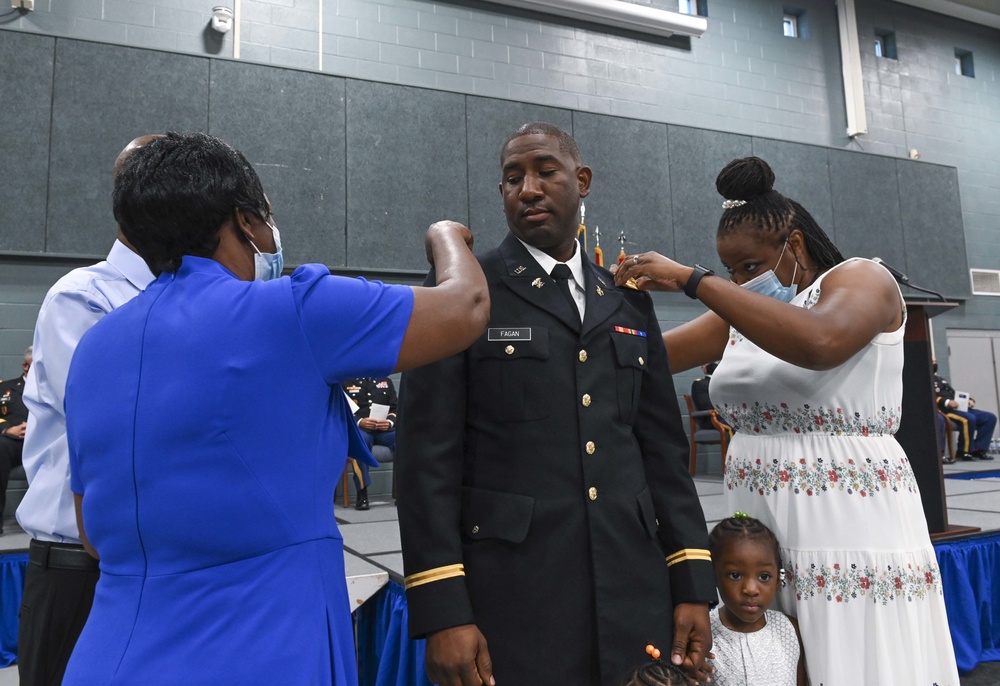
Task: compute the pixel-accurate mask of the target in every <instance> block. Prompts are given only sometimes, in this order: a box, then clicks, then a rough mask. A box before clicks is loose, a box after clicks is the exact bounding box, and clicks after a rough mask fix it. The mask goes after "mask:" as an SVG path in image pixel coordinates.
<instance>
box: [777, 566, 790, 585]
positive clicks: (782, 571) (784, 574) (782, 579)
mask: <svg viewBox="0 0 1000 686" xmlns="http://www.w3.org/2000/svg"><path fill="white" fill-rule="evenodd" d="M787 576H788V573H787V572H786V571H785V568H784V567H782V568H781V569H779V570H778V583H779V584H781V587H782V588H784V587H785V584H786V580H785V579H786V577H787Z"/></svg>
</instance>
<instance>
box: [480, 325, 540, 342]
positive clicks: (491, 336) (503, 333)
mask: <svg viewBox="0 0 1000 686" xmlns="http://www.w3.org/2000/svg"><path fill="white" fill-rule="evenodd" d="M487 335H488V337H487V340H490V341H530V340H531V327H521V328H509V329H505V328H498V329H493V328H491V329H489V331H488V334H487Z"/></svg>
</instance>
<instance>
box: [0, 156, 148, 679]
mask: <svg viewBox="0 0 1000 686" xmlns="http://www.w3.org/2000/svg"><path fill="white" fill-rule="evenodd" d="M152 138H153V137H152V136H143V137H141V138H137V139H135V140H134V141H132V142H131V143H129V145H128V146H127V147H126V148H125V150H123V151H122V153H121V155H119V157H118V160H117V161H116V163H115V170H116V172H117V170H118V168H119V167H120V165H121V162H122V161H123V160H124V158H125V156H127V154H128V153H129V152H131V151H132V150H134V149H135V148H137V147H139V146H141V145H144V144H145V143H146V142H148V141H149V140H151V139H152ZM152 281H153V274H152V272H150V270H149V267H147V266H146V263H145V262H144V261H143V260H142V258H141V257H139V256H138V255H137V254H136V253H135V252H134V251H133V250H132V248H131V246H130V245H128V243H127V241H126V240H125V238H124V237H123V236H122V235H121V233H120V232H119V234H118V240H116V241H115V244H114V245H113V246H112V247H111V252H110V253H109V254H108V258H107V259H106V260H105V261H103V262H99V263H97V264H94V265H91V266H89V267H81V268H79V269H74V270H73V271H71V272H70V273H68V274H66V275H65V276H63V277H62V278H61V279H59V281H57V282H56V283H55V285H54V286H52V288H51V289H49V292H48V293H47V294H46V295H45V299H44V300H43V301H42V307H41V309H40V310H39V313H38V321H37V322H36V324H35V334H34V346H33V347H34V364H33V366H32V369H31V374H29V375H28V379H27V381H26V383H25V387H24V403H25V405H27V407H28V412H29V416H28V427H27V431H26V433H25V440H24V457H23V463H24V471H25V473H26V474H27V476H28V486H29V487H28V491H27V493H26V494H25V496H24V499H23V500H22V501H21V505H20V506H19V507H18V508H17V521H18V523H19V524H20V525H21V528H23V529H24V530H25V531H26V532H28V534H29V535H30V536H31V543H30V546H29V564H28V568H27V572H26V574H25V584H24V595H23V597H22V603H21V612H20V618H21V622H20V628H19V630H18V672H19V677H20V683H21V686H35V685H41V684H58V683H61V681H62V676H63V672H64V671H65V669H66V663H67V661H68V660H69V656H70V653H71V652H72V650H73V646H74V645H75V644H76V639H77V637H78V636H79V635H80V631H81V630H82V629H83V625H84V623H86V621H87V615H88V614H89V612H90V605H91V602H92V601H93V598H94V587H95V585H96V584H97V577H98V574H99V572H98V568H97V560H95V559H93V558H92V557H90V556H89V555H88V554H87V553H86V551H85V550H84V549H83V546H82V544H81V542H80V532H79V529H78V528H77V522H76V513H75V510H74V505H73V494H72V492H71V491H70V473H69V446H68V444H67V442H66V415H65V414H64V412H63V398H64V395H65V391H66V376H67V374H68V372H69V366H70V361H71V360H72V358H73V352H74V351H75V350H76V346H77V344H78V343H79V342H80V339H81V338H82V337H83V334H84V333H86V332H87V330H88V329H90V327H92V326H93V325H94V324H96V323H97V322H98V321H99V320H100V319H101V318H102V317H104V315H106V314H107V313H109V312H111V311H112V310H114V309H115V308H117V307H120V306H121V305H124V304H125V303H126V302H128V301H129V300H131V299H132V298H134V297H135V296H136V295H138V293H139V292H140V291H142V290H143V289H145V287H146V286H147V285H149V283H150V282H152ZM94 402H100V398H98V397H95V398H94Z"/></svg>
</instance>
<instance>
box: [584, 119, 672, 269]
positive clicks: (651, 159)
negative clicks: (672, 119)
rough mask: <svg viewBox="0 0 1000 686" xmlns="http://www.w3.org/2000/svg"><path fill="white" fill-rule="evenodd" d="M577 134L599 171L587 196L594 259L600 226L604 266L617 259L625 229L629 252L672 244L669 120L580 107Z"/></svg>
mask: <svg viewBox="0 0 1000 686" xmlns="http://www.w3.org/2000/svg"><path fill="white" fill-rule="evenodd" d="M573 135H574V137H575V138H576V142H577V145H578V146H579V147H580V152H581V155H582V156H583V161H584V162H585V163H586V164H589V165H590V166H591V167H592V168H593V170H594V180H593V183H592V184H591V193H590V197H588V198H587V200H586V202H587V233H588V247H589V251H590V253H591V258H592V257H593V250H594V229H595V227H597V226H600V227H601V248H602V249H603V250H604V258H605V265H610V264H613V263H614V262H615V261H616V260H617V259H618V252H619V248H620V243H619V242H618V234H620V233H621V232H623V231H624V232H625V238H626V239H627V241H628V244H626V246H625V251H626V252H627V253H633V252H643V251H646V250H656V251H658V252H662V251H663V250H664V249H665V248H666V246H672V245H673V244H674V235H673V227H672V225H671V222H670V172H669V166H670V165H669V159H668V156H667V126H666V124H656V123H652V122H645V121H639V120H636V119H622V118H620V117H608V116H603V115H596V114H583V113H580V112H575V113H574V114H573Z"/></svg>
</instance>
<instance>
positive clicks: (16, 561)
mask: <svg viewBox="0 0 1000 686" xmlns="http://www.w3.org/2000/svg"><path fill="white" fill-rule="evenodd" d="M27 566H28V553H15V554H12V555H0V667H7V666H9V665H12V664H14V663H15V662H17V613H18V611H19V610H20V609H21V589H23V588H24V570H25V568H26V567H27Z"/></svg>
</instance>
